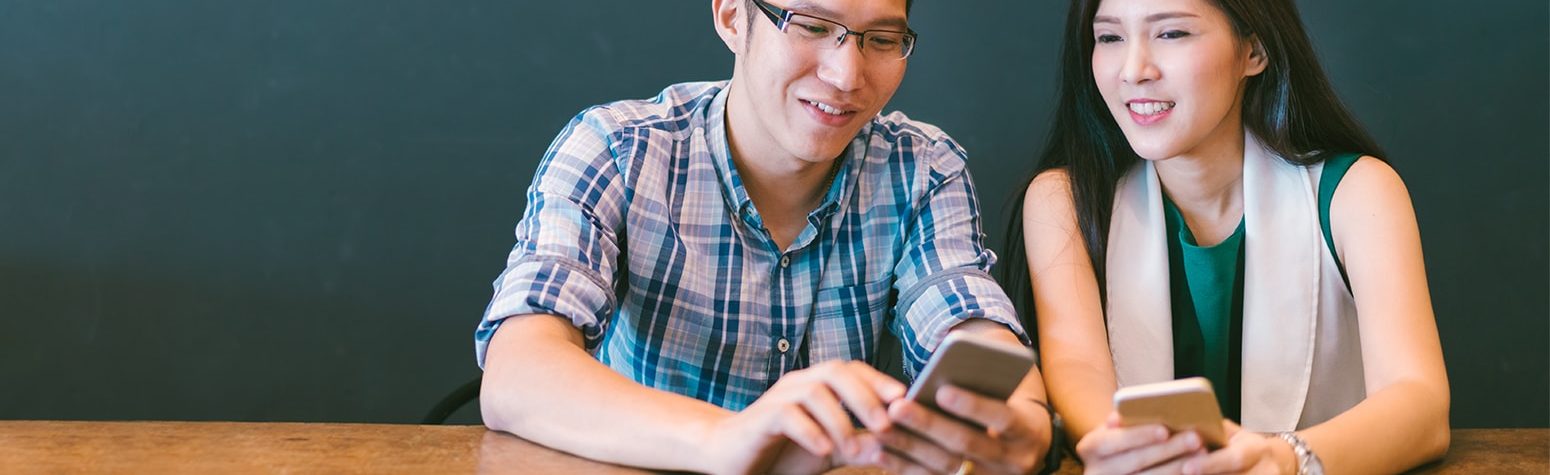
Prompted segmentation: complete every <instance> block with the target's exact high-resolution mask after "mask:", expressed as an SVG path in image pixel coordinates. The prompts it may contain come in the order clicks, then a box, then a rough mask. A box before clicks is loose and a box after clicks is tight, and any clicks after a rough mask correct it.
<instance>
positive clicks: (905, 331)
mask: <svg viewBox="0 0 1550 475" xmlns="http://www.w3.org/2000/svg"><path fill="white" fill-rule="evenodd" d="M895 315H898V316H899V318H896V319H895V320H894V325H895V329H894V331H895V332H896V333H898V335H899V339H900V341H901V342H902V345H901V346H902V347H903V350H904V360H905V363H906V364H905V365H904V369H905V372H906V373H908V375H909V376H910V378H911V379H914V377H915V374H916V373H918V372H919V371H920V370H921V369H922V368H924V367H925V366H926V362H927V361H929V360H930V359H931V354H932V353H933V352H935V351H936V348H937V346H938V345H941V343H942V340H943V339H945V338H947V332H948V331H950V330H952V328H953V327H955V326H957V325H958V324H959V323H963V322H965V321H968V320H971V319H983V320H989V321H992V322H996V323H1000V324H1002V325H1005V326H1006V327H1007V329H1008V330H1011V332H1012V334H1014V335H1017V339H1018V340H1019V341H1021V342H1022V343H1023V345H1031V344H1032V342H1031V340H1030V339H1029V338H1028V334H1027V332H1026V331H1024V329H1023V325H1022V322H1021V321H1019V320H1018V318H1017V310H1016V309H1015V308H1014V307H1013V306H1012V302H1011V299H1009V298H1007V296H1006V292H1005V291H1003V290H1002V289H1001V286H1000V284H997V283H996V280H995V279H994V278H992V277H990V274H987V273H985V271H983V270H980V269H977V268H970V269H959V270H950V271H944V272H941V273H938V274H935V275H932V276H930V277H927V278H925V279H922V280H921V281H920V282H919V283H917V284H916V285H915V286H914V287H912V288H910V289H907V290H906V291H905V292H904V293H903V294H902V295H901V297H900V299H899V307H898V311H897V312H896V313H895Z"/></svg>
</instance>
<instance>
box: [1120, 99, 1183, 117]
mask: <svg viewBox="0 0 1550 475" xmlns="http://www.w3.org/2000/svg"><path fill="white" fill-rule="evenodd" d="M1175 105H1177V104H1176V103H1173V102H1132V103H1130V111H1131V112H1135V113H1137V114H1141V115H1155V114H1159V113H1162V112H1167V111H1169V110H1172V109H1173V106H1175Z"/></svg>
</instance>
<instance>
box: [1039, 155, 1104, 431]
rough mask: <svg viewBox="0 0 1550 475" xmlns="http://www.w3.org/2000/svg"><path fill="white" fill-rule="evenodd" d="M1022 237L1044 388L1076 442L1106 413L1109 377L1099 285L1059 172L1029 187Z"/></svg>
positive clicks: (1067, 187) (1046, 174) (1048, 173)
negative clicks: (1025, 251) (1036, 327)
mask: <svg viewBox="0 0 1550 475" xmlns="http://www.w3.org/2000/svg"><path fill="white" fill-rule="evenodd" d="M1023 236H1024V239H1025V242H1024V245H1026V246H1027V250H1028V252H1027V254H1028V274H1029V281H1030V282H1032V285H1033V297H1034V298H1033V300H1034V311H1035V317H1036V318H1037V320H1038V322H1037V324H1038V329H1039V331H1038V335H1039V349H1040V356H1041V359H1042V370H1043V372H1044V380H1045V386H1046V389H1047V390H1048V392H1049V397H1050V403H1051V404H1053V405H1054V406H1055V407H1056V409H1058V410H1059V411H1060V414H1061V415H1062V417H1064V418H1065V422H1066V432H1067V434H1068V435H1070V437H1071V440H1073V441H1075V440H1080V439H1081V438H1082V437H1083V436H1085V435H1086V434H1087V433H1088V432H1090V431H1092V430H1093V429H1095V428H1097V427H1099V426H1101V425H1103V424H1104V421H1105V420H1106V418H1107V417H1108V415H1109V412H1110V411H1111V410H1112V408H1111V407H1110V406H1111V404H1110V402H1109V400H1110V399H1111V398H1113V396H1114V390H1115V377H1114V361H1113V359H1112V358H1111V357H1110V356H1109V339H1108V333H1107V331H1105V330H1104V326H1103V308H1102V304H1101V303H1100V301H1099V297H1098V281H1097V277H1096V276H1095V274H1094V273H1093V268H1092V261H1091V260H1089V259H1088V257H1087V256H1088V254H1087V247H1086V244H1085V242H1084V241H1083V240H1082V235H1081V232H1080V231H1079V229H1078V228H1077V223H1076V212H1075V208H1074V207H1073V205H1072V201H1071V186H1070V181H1069V180H1068V178H1067V175H1066V172H1065V171H1064V170H1050V171H1046V172H1044V173H1040V174H1039V176H1038V177H1035V178H1034V180H1033V183H1032V184H1031V185H1030V186H1029V187H1028V194H1027V195H1025V196H1024V197H1023Z"/></svg>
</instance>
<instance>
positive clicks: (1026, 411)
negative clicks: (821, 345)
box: [866, 386, 1050, 474]
mask: <svg viewBox="0 0 1550 475" xmlns="http://www.w3.org/2000/svg"><path fill="white" fill-rule="evenodd" d="M936 401H937V404H938V405H940V406H941V407H942V410H944V411H946V412H947V413H949V414H952V415H954V416H957V417H959V418H961V419H963V420H966V421H972V422H974V423H976V424H979V425H980V426H982V427H983V428H979V427H973V426H971V425H969V424H965V423H964V422H962V421H959V420H955V419H953V418H952V417H949V416H947V415H945V414H941V413H937V412H935V411H932V410H930V409H928V408H926V407H925V406H922V405H920V404H916V403H915V402H913V401H909V400H904V399H900V400H897V401H894V402H893V403H892V404H891V405H890V406H889V407H888V414H889V416H891V417H892V418H893V420H894V421H896V422H898V423H899V425H900V426H902V427H900V428H896V429H894V430H889V431H878V436H879V438H880V439H881V440H882V442H883V443H884V444H885V445H886V446H887V450H885V451H882V452H879V453H877V454H876V455H875V457H874V458H872V459H869V460H866V461H867V462H869V463H872V464H875V465H881V466H883V467H886V468H888V469H890V470H893V471H895V472H897V473H905V474H908V473H954V472H956V471H957V470H958V468H959V466H960V465H962V464H963V462H964V461H966V460H967V461H970V462H973V463H974V468H975V471H976V472H978V473H1009V474H1024V473H1029V472H1032V471H1034V470H1036V469H1037V468H1038V465H1039V462H1041V461H1043V460H1044V454H1045V451H1046V450H1048V448H1049V441H1050V425H1049V414H1048V413H1047V412H1046V411H1045V410H1044V408H1043V407H1042V406H1040V405H1039V404H1038V403H1037V402H1034V401H1029V400H1026V399H1023V400H1019V399H1018V398H1017V397H1016V396H1013V399H1012V400H1011V401H998V400H995V399H991V398H987V397H984V396H980V395H978V394H975V393H973V392H970V391H968V390H964V389H962V388H958V387H955V386H944V387H942V388H941V389H939V390H938V391H937V394H936Z"/></svg>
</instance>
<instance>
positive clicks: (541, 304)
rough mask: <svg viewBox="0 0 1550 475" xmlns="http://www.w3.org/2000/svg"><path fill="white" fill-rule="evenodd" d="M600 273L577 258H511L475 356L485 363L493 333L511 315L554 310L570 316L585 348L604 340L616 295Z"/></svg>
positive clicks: (486, 314) (488, 310)
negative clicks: (514, 260) (513, 261)
mask: <svg viewBox="0 0 1550 475" xmlns="http://www.w3.org/2000/svg"><path fill="white" fill-rule="evenodd" d="M606 282H607V281H605V280H603V278H602V276H600V275H598V274H597V272H595V271H593V270H592V269H590V268H588V267H586V266H585V265H583V264H581V263H579V262H576V261H574V260H568V259H562V258H556V257H543V256H532V257H526V258H522V259H521V260H519V261H517V262H515V263H513V264H512V265H511V266H510V267H508V268H507V269H506V272H504V273H502V274H501V276H500V278H498V279H496V280H495V297H494V298H492V299H491V300H490V306H489V307H488V308H486V309H485V311H484V318H482V319H480V321H479V327H478V329H476V330H475V331H474V356H475V358H476V359H477V361H478V362H479V368H480V369H483V368H484V358H485V353H486V351H488V349H489V344H490V338H491V337H493V336H494V335H495V330H496V329H497V328H499V327H500V324H501V322H502V321H503V320H505V319H506V318H508V317H513V316H518V315H530V314H544V315H555V316H559V317H562V318H565V319H567V320H570V322H571V325H574V326H575V327H576V328H577V329H580V330H581V333H582V336H583V337H585V339H586V349H587V351H593V350H595V349H596V348H597V346H598V345H599V344H601V343H602V339H603V334H604V332H605V331H607V329H608V321H609V318H608V317H609V315H612V314H613V309H614V304H615V302H614V294H613V292H612V290H611V288H610V287H609V286H608V285H607V283H606Z"/></svg>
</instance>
